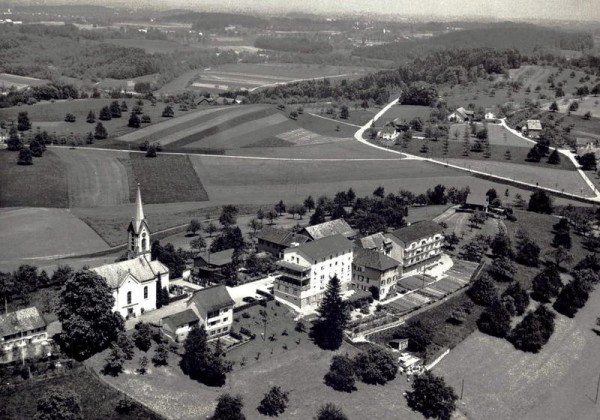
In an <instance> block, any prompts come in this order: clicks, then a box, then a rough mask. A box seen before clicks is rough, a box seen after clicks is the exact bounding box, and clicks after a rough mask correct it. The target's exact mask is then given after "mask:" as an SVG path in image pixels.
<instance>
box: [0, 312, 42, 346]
mask: <svg viewBox="0 0 600 420" xmlns="http://www.w3.org/2000/svg"><path fill="white" fill-rule="evenodd" d="M46 327H47V324H46V320H45V319H44V317H43V316H42V314H41V313H40V311H39V310H38V309H37V308H36V307H35V306H31V307H29V308H25V309H19V310H17V311H15V312H10V313H8V314H4V315H0V345H1V346H2V347H1V348H2V349H3V350H5V351H8V350H11V349H12V348H13V347H14V346H18V347H25V346H28V345H30V344H34V343H38V342H41V341H44V340H47V339H48V333H47V331H46Z"/></svg>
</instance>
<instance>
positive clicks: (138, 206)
mask: <svg viewBox="0 0 600 420" xmlns="http://www.w3.org/2000/svg"><path fill="white" fill-rule="evenodd" d="M143 221H144V207H143V206H142V193H141V191H140V184H139V183H138V184H137V193H136V195H135V218H134V221H133V222H134V225H135V229H136V231H139V229H140V226H141V224H142V222H143Z"/></svg>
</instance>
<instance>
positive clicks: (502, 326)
mask: <svg viewBox="0 0 600 420" xmlns="http://www.w3.org/2000/svg"><path fill="white" fill-rule="evenodd" d="M477 327H479V331H481V332H482V333H484V334H488V335H491V336H494V337H500V338H504V337H506V336H507V334H508V333H509V332H510V313H509V312H508V311H507V310H506V308H505V307H504V305H502V304H501V303H500V302H499V301H496V302H495V303H494V304H492V305H491V306H488V307H487V308H485V310H484V311H483V312H482V313H481V315H480V316H479V319H478V320H477Z"/></svg>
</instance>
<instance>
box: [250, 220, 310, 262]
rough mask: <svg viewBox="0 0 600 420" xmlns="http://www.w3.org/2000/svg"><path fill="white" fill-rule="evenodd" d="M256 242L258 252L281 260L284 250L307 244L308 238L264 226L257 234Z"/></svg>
mask: <svg viewBox="0 0 600 420" xmlns="http://www.w3.org/2000/svg"><path fill="white" fill-rule="evenodd" d="M257 240H258V243H257V245H256V249H257V251H258V252H268V253H270V254H272V255H273V256H275V257H277V258H282V257H283V250H284V249H287V248H289V247H291V246H294V245H301V244H303V243H305V242H308V241H309V240H310V238H309V237H308V236H306V235H300V234H298V233H293V232H288V231H287V230H284V229H278V228H274V227H272V226H264V227H263V228H262V229H261V231H260V233H259V234H258V236H257Z"/></svg>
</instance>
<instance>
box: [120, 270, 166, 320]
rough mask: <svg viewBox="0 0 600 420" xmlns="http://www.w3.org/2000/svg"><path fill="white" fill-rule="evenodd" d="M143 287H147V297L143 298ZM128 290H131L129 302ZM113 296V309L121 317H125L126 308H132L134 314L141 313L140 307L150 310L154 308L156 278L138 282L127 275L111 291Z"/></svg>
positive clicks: (126, 313)
mask: <svg viewBox="0 0 600 420" xmlns="http://www.w3.org/2000/svg"><path fill="white" fill-rule="evenodd" d="M167 283H168V281H167ZM163 285H164V281H163ZM144 287H148V298H147V299H144ZM128 292H131V304H128V303H127V293H128ZM113 296H114V298H115V306H114V311H115V312H119V313H120V314H121V316H123V318H127V315H128V308H132V309H133V313H134V314H135V315H136V316H137V315H140V314H141V311H142V308H143V309H144V311H145V312H147V311H152V310H154V309H156V280H152V281H149V282H146V283H144V284H140V283H138V282H137V281H136V280H134V279H133V278H132V277H131V276H128V278H127V280H125V282H124V283H123V284H122V285H121V287H120V288H119V289H118V290H114V291H113Z"/></svg>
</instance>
